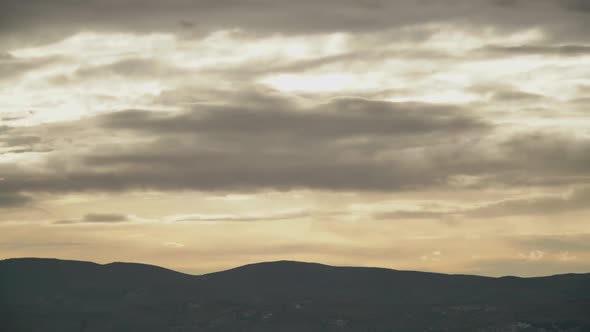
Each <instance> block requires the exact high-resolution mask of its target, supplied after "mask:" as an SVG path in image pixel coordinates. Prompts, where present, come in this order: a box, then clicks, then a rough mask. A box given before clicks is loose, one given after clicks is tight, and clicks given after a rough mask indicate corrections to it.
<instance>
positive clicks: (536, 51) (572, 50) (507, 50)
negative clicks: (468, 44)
mask: <svg viewBox="0 0 590 332" xmlns="http://www.w3.org/2000/svg"><path fill="white" fill-rule="evenodd" d="M478 52H483V53H484V54H491V55H498V54H504V55H563V56H577V55H588V54H590V45H557V46H553V45H518V46H502V45H489V46H486V47H484V48H482V49H481V50H478Z"/></svg>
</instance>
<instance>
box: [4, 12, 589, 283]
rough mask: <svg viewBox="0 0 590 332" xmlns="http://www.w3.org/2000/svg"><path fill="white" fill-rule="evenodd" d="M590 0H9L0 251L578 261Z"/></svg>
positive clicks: (419, 266) (196, 257)
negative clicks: (589, 0)
mask: <svg viewBox="0 0 590 332" xmlns="http://www.w3.org/2000/svg"><path fill="white" fill-rule="evenodd" d="M589 21H590V2H588V1H586V0H420V1H416V0H411V1H410V0H319V1H318V0H314V1H312V0H299V1H288V0H197V1H189V0H169V1H160V0H90V1H69V0H55V1H46V0H29V1H26V2H23V1H22V0H3V1H0V258H9V257H25V256H26V257H30V256H35V257H57V258H64V259H78V260H92V261H96V262H111V261H134V262H143V263H150V264H156V265H161V266H165V267H169V268H173V269H177V270H180V271H184V272H188V273H203V272H210V271H215V270H220V269H225V268H229V267H234V266H237V265H241V264H247V263H252V262H258V261H271V260H280V259H290V260H302V261H315V262H321V263H327V264H336V265H355V266H380V267H388V268H396V269H412V270H427V271H437V272H446V273H469V274H483V275H494V276H495V275H507V274H511V275H522V276H530V275H548V274H556V273H566V272H590V113H589V112H590V109H589V106H590V25H589V24H588V22H589Z"/></svg>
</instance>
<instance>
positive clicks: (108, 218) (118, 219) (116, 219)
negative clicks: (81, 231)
mask: <svg viewBox="0 0 590 332" xmlns="http://www.w3.org/2000/svg"><path fill="white" fill-rule="evenodd" d="M129 221H131V220H130V219H129V217H128V216H126V215H123V214H114V213H113V214H108V213H88V214H86V215H84V217H82V218H81V219H78V220H58V221H56V222H54V223H53V224H55V225H70V224H82V223H91V224H92V223H96V224H113V223H123V222H129Z"/></svg>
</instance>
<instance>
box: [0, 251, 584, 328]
mask: <svg viewBox="0 0 590 332" xmlns="http://www.w3.org/2000/svg"><path fill="white" fill-rule="evenodd" d="M0 331H6V332H20V331H27V332H36V331H39V332H41V331H42V332H51V331H55V332H70V331H72V332H73V331H75V332H108V331H121V332H123V331H125V332H134V331H138V332H139V331H141V332H151V331H154V332H156V331H158V332H164V331H178V332H184V331H219V332H221V331H228V332H238V331H268V332H271V331H272V332H278V331H285V332H290V331H293V332H295V331H300V332H301V331H363V332H365V331H372V332H380V331H405V332H409V331H455V332H458V331H482V332H483V331H490V332H491V331H590V274H566V275H556V276H550V277H539V278H517V277H502V278H489V277H480V276H469V275H446V274H436V273H426V272H413V271H397V270H389V269H381V268H358V267H333V266H327V265H321V264H314V263H301V262H291V261H279V262H269V263H258V264H251V265H246V266H242V267H238V268H235V269H231V270H227V271H222V272H216V273H211V274H206V275H201V276H192V275H187V274H183V273H179V272H175V271H172V270H167V269H163V268H160V267H156V266H151V265H143V264H134V263H111V264H105V265H100V264H95V263H90V262H79V261H64V260H57V259H35V258H22V259H7V260H3V261H0Z"/></svg>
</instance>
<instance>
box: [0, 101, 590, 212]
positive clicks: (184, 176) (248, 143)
mask: <svg viewBox="0 0 590 332" xmlns="http://www.w3.org/2000/svg"><path fill="white" fill-rule="evenodd" d="M240 98H244V99H243V100H244V102H243V103H240V100H241V99H240ZM228 99H229V100H228V103H227V104H225V105H206V104H204V105H197V106H195V107H194V108H193V109H189V110H186V111H182V112H176V111H147V110H127V111H121V112H114V113H107V114H103V115H100V116H97V117H93V118H86V119H82V120H79V121H74V122H70V123H68V124H64V125H59V126H57V125H42V126H39V127H37V128H28V129H27V131H26V135H23V136H30V137H38V136H40V135H41V133H43V134H44V136H43V141H44V142H45V141H47V142H53V143H52V144H51V147H52V148H54V150H53V151H52V152H50V153H47V154H46V155H47V156H45V157H43V159H42V162H38V163H36V164H35V166H34V167H32V166H27V165H22V166H21V165H17V164H4V165H3V166H2V167H1V168H2V169H1V171H2V174H3V176H4V178H5V181H3V182H2V186H1V187H0V190H1V191H3V192H5V193H12V194H14V193H19V192H50V193H67V192H89V191H105V192H117V191H128V190H146V189H151V190H160V191H178V190H196V191H227V190H231V191H237V192H240V191H241V192H255V191H259V190H293V189H304V188H305V189H316V190H330V191H382V192H396V191H404V190H421V189H432V188H450V187H453V188H457V187H469V188H490V187H502V186H513V187H518V186H530V185H543V186H571V185H575V184H578V185H580V186H584V185H585V184H587V183H589V182H590V173H589V172H588V170H589V169H590V158H589V156H590V140H589V139H588V138H586V137H584V136H581V135H580V136H576V135H574V134H573V133H564V132H559V131H551V130H544V131H533V132H529V131H524V130H521V131H517V133H516V134H512V135H510V136H508V137H505V135H499V134H498V133H497V132H496V131H495V130H497V128H496V127H494V126H493V125H492V124H490V123H489V122H488V121H485V120H483V119H481V118H479V117H477V116H476V115H475V114H474V112H470V110H469V109H468V108H465V107H456V106H448V105H436V104H421V103H394V102H384V101H372V100H365V99H358V98H344V99H335V100H332V101H330V102H327V103H323V104H319V105H316V106H305V107H304V106H300V105H298V104H297V103H295V102H293V101H291V100H285V99H282V98H279V97H276V96H275V97H273V96H272V95H262V96H256V95H254V97H252V95H250V94H243V95H241V97H239V96H238V97H236V96H231V97H230V98H228ZM14 137H17V135H14ZM72 139H75V140H76V142H77V144H76V145H75V148H74V147H73V146H72V144H71V140H72ZM460 178H470V179H473V181H468V182H465V183H463V182H461V181H459V182H457V181H456V179H460ZM576 195H581V194H576ZM577 197H578V196H575V197H574V198H571V200H569V201H562V200H560V199H559V198H557V200H554V198H553V197H550V198H548V199H549V202H547V201H544V200H541V201H539V202H536V201H534V202H528V201H525V202H521V201H514V202H512V201H505V202H497V203H495V205H493V206H487V207H481V208H480V209H479V210H477V211H475V210H474V211H469V213H470V214H471V215H475V214H480V215H482V216H483V215H487V216H492V215H494V214H497V215H501V214H503V212H501V210H502V209H506V210H507V211H508V210H510V211H512V212H510V213H518V211H522V212H521V213H528V212H527V211H532V210H534V209H536V206H537V205H543V206H545V208H546V209H548V208H549V207H554V210H556V211H557V210H567V209H571V208H572V207H573V206H574V204H580V203H577V202H578V201H577V200H578V198H577ZM581 199H582V198H580V200H581ZM551 204H553V205H551ZM528 205H530V207H527V206H528ZM539 211H546V210H545V209H543V207H541V208H540V209H539ZM435 212H436V211H435ZM396 213H397V214H398V215H399V214H400V213H402V214H404V215H405V217H407V218H410V217H412V218H416V217H420V218H426V217H431V216H432V217H434V215H436V213H430V212H429V213H426V212H424V211H420V212H418V213H416V212H411V211H401V212H400V211H398V212H396Z"/></svg>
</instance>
